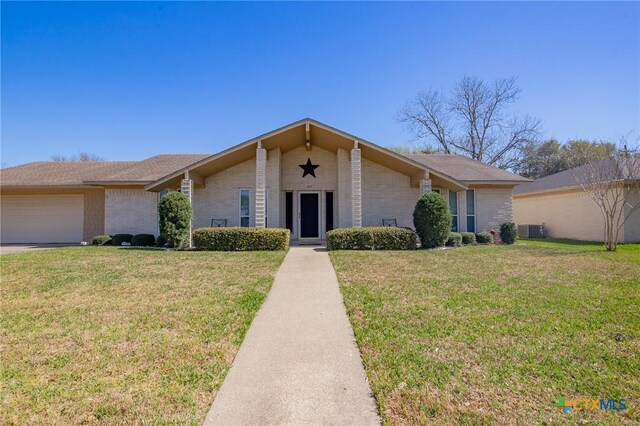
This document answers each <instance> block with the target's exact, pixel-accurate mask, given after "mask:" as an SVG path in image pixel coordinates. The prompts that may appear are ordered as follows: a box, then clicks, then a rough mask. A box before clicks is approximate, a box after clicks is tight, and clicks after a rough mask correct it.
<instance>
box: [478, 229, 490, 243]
mask: <svg viewBox="0 0 640 426" xmlns="http://www.w3.org/2000/svg"><path fill="white" fill-rule="evenodd" d="M476 242H477V243H478V244H493V235H491V232H478V233H477V234H476Z"/></svg>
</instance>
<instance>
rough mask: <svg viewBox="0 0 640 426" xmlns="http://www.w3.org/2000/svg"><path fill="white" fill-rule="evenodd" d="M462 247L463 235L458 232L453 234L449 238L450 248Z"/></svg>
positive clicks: (448, 244)
mask: <svg viewBox="0 0 640 426" xmlns="http://www.w3.org/2000/svg"><path fill="white" fill-rule="evenodd" d="M461 245H462V235H460V233H458V232H451V233H450V234H449V237H448V238H447V246H448V247H460V246H461Z"/></svg>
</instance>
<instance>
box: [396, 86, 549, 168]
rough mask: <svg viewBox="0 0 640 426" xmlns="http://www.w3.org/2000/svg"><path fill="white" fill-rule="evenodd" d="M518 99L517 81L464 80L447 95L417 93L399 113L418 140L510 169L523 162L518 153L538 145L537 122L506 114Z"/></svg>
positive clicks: (430, 92)
mask: <svg viewBox="0 0 640 426" xmlns="http://www.w3.org/2000/svg"><path fill="white" fill-rule="evenodd" d="M519 95H520V89H519V88H518V87H517V85H516V79H515V77H511V78H507V79H501V80H496V81H495V82H493V83H492V84H488V83H486V82H484V81H482V80H480V79H478V78H475V77H469V76H465V77H464V78H463V79H462V80H461V81H460V82H459V83H458V84H457V85H456V86H455V87H454V88H453V90H452V91H451V92H450V93H449V95H448V96H447V95H443V94H442V93H441V92H439V91H436V90H429V91H426V92H424V91H422V92H419V93H418V94H417V95H416V97H415V99H414V100H413V101H412V102H410V103H408V104H407V105H406V106H405V107H404V108H403V109H402V110H401V111H400V113H399V120H400V121H401V122H402V123H404V124H405V126H406V127H407V129H408V130H409V131H410V132H411V133H412V134H413V135H414V136H415V138H416V139H418V140H422V141H424V142H426V143H427V144H433V143H434V142H435V144H436V145H438V146H440V147H441V148H442V150H444V152H445V153H458V154H461V155H465V156H467V157H470V158H473V159H474V160H478V161H482V162H484V163H487V164H490V165H493V166H496V167H500V168H503V169H509V168H514V167H517V166H518V165H519V164H520V162H521V161H522V160H521V159H522V156H521V155H520V152H521V150H522V149H524V147H525V146H526V145H527V144H530V143H531V142H537V140H538V138H539V136H540V130H541V123H540V120H538V119H536V118H533V117H530V116H527V115H525V116H517V115H514V114H508V111H507V110H508V107H509V106H510V105H511V104H513V103H514V102H515V101H516V100H517V99H518V96H519Z"/></svg>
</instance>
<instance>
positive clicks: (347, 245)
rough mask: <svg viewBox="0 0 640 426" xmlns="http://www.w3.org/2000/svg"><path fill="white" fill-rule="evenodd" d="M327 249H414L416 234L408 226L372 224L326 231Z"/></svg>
mask: <svg viewBox="0 0 640 426" xmlns="http://www.w3.org/2000/svg"><path fill="white" fill-rule="evenodd" d="M326 238H327V249H328V250H415V249H416V246H417V242H416V234H415V232H413V230H412V229H410V228H397V227H391V226H372V227H367V228H341V229H334V230H332V231H329V232H327V234H326Z"/></svg>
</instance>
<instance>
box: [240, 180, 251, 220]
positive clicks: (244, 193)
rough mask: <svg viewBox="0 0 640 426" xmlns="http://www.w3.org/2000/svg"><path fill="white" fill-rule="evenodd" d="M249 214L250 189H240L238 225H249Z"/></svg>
mask: <svg viewBox="0 0 640 426" xmlns="http://www.w3.org/2000/svg"><path fill="white" fill-rule="evenodd" d="M250 215H251V191H250V190H249V188H242V189H241V190H240V226H244V227H247V226H249V217H250Z"/></svg>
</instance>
